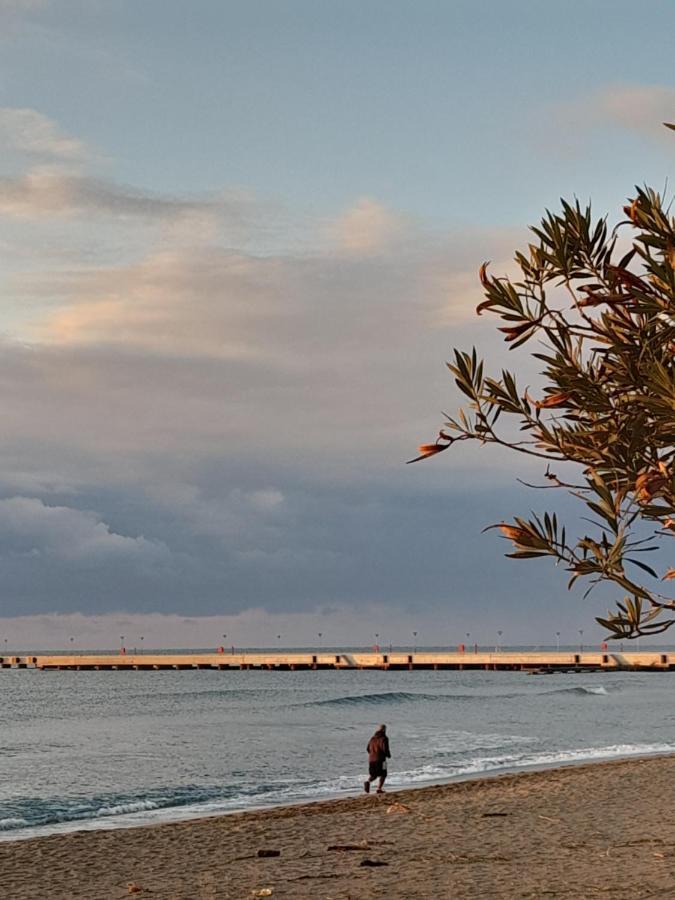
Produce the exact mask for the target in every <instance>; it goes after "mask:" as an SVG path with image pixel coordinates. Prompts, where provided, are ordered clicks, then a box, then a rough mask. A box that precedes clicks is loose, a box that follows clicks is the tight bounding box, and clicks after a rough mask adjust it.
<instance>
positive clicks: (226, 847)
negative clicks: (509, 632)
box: [0, 757, 675, 900]
mask: <svg viewBox="0 0 675 900" xmlns="http://www.w3.org/2000/svg"><path fill="white" fill-rule="evenodd" d="M673 778H675V757H666V758H651V759H643V760H627V761H619V762H610V763H602V764H594V765H586V766H575V767H568V768H561V769H551V770H548V771H543V772H532V773H526V774H519V775H503V776H500V777H498V778H492V779H484V780H480V781H470V782H462V783H455V784H449V785H442V786H434V787H427V788H422V789H419V790H411V791H407V792H405V791H403V792H398V793H391V794H385V795H382V796H381V797H377V796H375V795H371V796H369V797H366V796H365V795H360V796H358V797H355V798H354V799H347V800H336V801H330V802H326V803H315V804H312V805H306V806H294V807H287V808H283V809H274V810H268V811H264V812H250V813H238V814H236V815H227V816H218V817H214V818H209V819H200V820H193V821H189V822H179V823H173V824H167V825H158V826H151V827H144V828H133V829H125V830H117V831H95V832H79V833H73V834H67V835H58V836H53V837H45V838H37V839H32V840H26V841H13V842H6V843H0V898H2V900H28V898H30V900H53V898H59V900H61V898H78V900H80V898H81V900H99V898H100V900H103V898H105V900H109V898H122V897H130V896H134V897H139V898H144V897H147V898H148V900H169V898H176V900H179V898H180V900H183V898H204V900H206V898H213V897H227V898H236V900H246V898H253V897H255V896H270V897H272V898H276V900H282V898H284V900H301V898H309V897H311V898H314V900H329V898H332V900H347V898H351V900H362V898H364V900H365V898H371V897H372V898H376V897H389V898H391V897H395V898H452V900H460V898H467V900H468V898H489V900H493V898H494V900H497V898H529V900H548V898H565V900H572V898H574V900H586V898H596V897H597V898H607V900H640V898H643V897H658V898H670V897H672V898H675V809H674V803H673V801H674V800H675V790H674V789H673ZM334 844H342V845H355V844H359V845H362V846H361V847H360V848H358V849H350V850H346V849H344V850H331V849H329V847H330V846H331V845H334ZM259 849H272V850H280V851H281V855H280V856H279V857H275V858H258V856H257V851H258V850H259ZM364 860H371V861H375V862H381V863H386V865H383V866H378V867H367V866H363V865H362V862H363V861H364ZM130 885H131V888H130ZM137 889H140V890H137ZM266 890H269V891H271V893H266V892H265V891H266Z"/></svg>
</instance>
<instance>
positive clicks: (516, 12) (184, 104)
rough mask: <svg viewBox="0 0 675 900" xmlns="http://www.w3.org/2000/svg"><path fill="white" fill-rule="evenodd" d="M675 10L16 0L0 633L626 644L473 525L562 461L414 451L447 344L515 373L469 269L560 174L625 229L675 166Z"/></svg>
mask: <svg viewBox="0 0 675 900" xmlns="http://www.w3.org/2000/svg"><path fill="white" fill-rule="evenodd" d="M674 28H675V8H674V7H673V5H672V3H671V2H668V0H663V2H655V0H645V2H643V3H642V4H640V7H639V10H638V9H637V8H636V6H635V4H634V3H630V4H629V3H627V2H623V0H611V2H610V0H607V2H605V0H595V2H593V3H590V4H589V3H588V2H586V0H583V2H582V0H568V2H566V3H564V4H559V3H553V2H541V0H536V2H535V0H529V2H524V0H494V2H492V0H481V2H476V0H471V2H463V0H443V2H441V0H438V2H432V0H414V2H412V0H410V2H408V0H387V2H379V0H358V2H352V0H341V2H331V3H328V2H322V0H318V2H317V0H283V2H275V0H245V2H244V0H241V2H228V0H192V2H190V3H186V2H175V0H144V2H142V3H139V2H138V0H134V2H131V0H114V2H113V0H0V256H1V260H2V265H1V268H0V279H1V281H0V297H1V298H2V312H3V316H2V324H1V326H0V353H1V354H2V359H1V361H0V396H1V397H2V405H1V406H0V409H1V410H2V420H1V421H2V430H1V432H0V572H2V582H1V584H2V588H1V590H0V641H6V642H7V643H6V645H12V646H15V647H31V648H35V649H41V648H47V647H58V646H63V645H65V644H66V643H68V642H70V638H73V640H72V642H71V643H72V644H73V645H74V646H77V647H80V648H86V647H101V648H103V647H112V646H117V645H118V643H119V641H120V640H121V639H122V635H124V639H123V640H124V642H125V643H128V644H130V645H131V644H133V643H135V642H137V641H138V640H139V639H140V635H143V637H144V645H145V646H148V647H155V646H156V647H159V646H173V647H189V646H195V647H206V646H211V645H216V644H220V643H223V642H225V643H226V644H228V645H229V644H233V645H236V646H276V645H279V646H300V645H308V644H316V643H318V642H319V641H320V642H322V643H323V644H324V645H326V646H328V645H330V646H337V645H341V644H343V645H345V644H349V645H369V644H372V643H375V642H377V643H383V644H385V643H394V644H409V643H412V637H411V635H412V632H413V631H417V632H418V638H417V642H418V643H421V644H430V645H431V644H433V645H436V644H448V645H452V644H456V643H459V642H460V641H464V640H465V639H466V635H467V634H469V635H471V638H470V641H474V640H477V641H479V642H481V643H484V644H490V643H491V642H494V641H495V635H496V633H497V630H500V631H503V633H504V634H503V638H502V640H501V642H502V643H508V644H518V643H554V642H555V633H556V632H557V631H560V632H561V640H562V641H563V643H571V642H572V641H578V640H579V629H583V630H584V631H585V634H586V638H585V639H586V640H600V637H601V632H600V630H599V629H598V628H597V626H595V625H594V623H593V617H594V615H602V614H603V613H604V610H605V608H606V606H607V602H608V600H607V598H606V597H605V596H603V595H598V596H597V597H595V599H593V598H592V599H591V600H583V599H582V597H581V591H579V592H577V593H572V594H568V592H567V590H566V579H565V576H564V573H561V572H557V571H556V570H555V569H554V568H552V567H551V566H549V565H548V564H547V563H546V562H539V561H537V562H536V563H534V564H529V565H528V564H524V563H518V562H513V561H509V560H506V559H504V557H503V553H504V552H505V550H506V549H508V548H507V547H505V545H504V543H503V541H501V540H500V539H499V538H498V537H497V536H495V533H494V532H488V533H483V529H484V528H485V526H486V525H489V524H491V523H493V522H497V521H501V520H502V519H505V518H509V517H510V516H512V515H513V514H514V513H525V514H527V513H528V512H529V511H530V509H539V508H540V505H541V502H542V501H541V497H540V496H539V495H535V496H533V495H532V492H527V491H526V489H525V488H523V487H522V485H521V484H519V482H518V480H517V479H518V478H519V477H520V478H523V477H526V478H533V477H535V478H536V475H537V473H538V471H539V470H538V468H537V467H536V466H532V465H530V464H527V463H523V462H522V461H520V460H518V461H514V460H513V459H511V458H510V457H508V456H504V455H503V454H499V453H495V452H492V451H490V450H489V449H478V448H476V447H468V446H466V445H465V446H463V447H461V448H460V449H459V450H457V452H455V450H454V448H453V450H452V451H450V452H449V453H447V454H445V455H444V456H441V457H440V458H438V459H434V460H431V461H429V462H427V463H425V464H420V465H416V466H406V465H405V464H404V463H405V461H406V460H407V459H409V458H410V457H411V456H413V455H414V453H415V449H416V447H417V445H418V444H419V443H420V442H424V441H427V440H430V439H433V438H434V436H435V434H436V432H437V430H438V426H439V425H440V424H441V423H442V421H443V416H442V412H441V411H442V410H445V411H448V412H453V411H454V410H455V409H456V407H457V406H458V405H459V403H460V399H459V396H458V394H457V391H456V390H455V388H454V386H453V384H452V380H451V378H450V377H449V376H448V372H447V370H446V369H445V365H444V363H445V361H446V360H447V359H449V358H450V357H451V353H452V348H453V347H462V348H470V347H471V346H473V345H474V344H475V345H477V346H478V348H479V349H480V350H481V352H483V353H485V354H486V355H487V356H488V357H489V358H490V360H491V364H492V365H493V366H494V368H496V369H499V367H501V365H503V364H504V363H505V362H508V363H510V364H514V365H518V364H519V363H518V362H517V360H516V361H515V362H514V354H510V355H509V354H507V353H506V352H505V350H504V348H503V346H501V345H500V344H499V342H498V340H497V338H496V336H495V332H494V323H493V324H492V325H491V323H490V322H489V321H487V320H486V319H485V317H483V318H481V319H476V317H475V313H474V311H475V306H476V304H477V303H478V302H479V301H480V297H481V295H480V286H479V284H478V279H477V270H478V267H479V265H480V264H481V263H482V262H483V261H484V260H486V259H490V260H492V266H493V270H494V271H497V270H499V269H500V268H501V270H503V271H508V267H509V265H510V260H511V258H512V253H513V251H514V250H515V249H516V248H518V247H520V246H522V245H523V243H524V242H526V240H527V226H528V225H530V224H533V223H536V221H537V220H538V218H539V217H540V216H541V214H542V213H543V210H544V209H545V208H547V207H548V208H555V206H556V204H557V203H558V202H559V198H560V197H561V196H562V197H566V198H572V197H574V196H578V197H579V198H580V199H581V200H582V201H586V200H589V199H590V200H591V201H592V203H593V206H594V209H595V211H596V212H597V213H598V214H599V215H604V214H608V215H609V219H610V222H615V221H617V220H618V218H619V217H620V215H621V212H620V211H621V206H622V205H623V203H624V199H625V198H626V197H627V196H629V195H630V194H631V192H632V190H633V185H634V184H636V183H640V184H642V183H648V184H650V185H653V186H655V187H656V188H659V189H663V188H664V186H665V185H667V183H668V178H669V176H670V174H671V173H672V164H673V159H674V155H675V145H674V143H673V139H672V133H669V132H667V131H666V130H665V129H663V127H662V125H661V123H662V122H663V121H673V120H675V77H674V76H675V70H674V68H673V66H672V64H671V63H670V62H669V61H670V59H671V58H672V34H673V30H674ZM669 135H670V137H669ZM507 357H508V358H507ZM525 365H527V363H525ZM535 493H536V492H535ZM547 499H548V498H547ZM560 502H561V504H562V507H563V509H565V508H568V507H565V501H564V500H562V498H561V501H560ZM607 597H608V598H609V600H611V595H607ZM319 634H321V638H319ZM225 635H227V637H224V636H225ZM0 646H2V644H1V643H0Z"/></svg>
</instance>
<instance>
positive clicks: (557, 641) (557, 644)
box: [555, 631, 560, 653]
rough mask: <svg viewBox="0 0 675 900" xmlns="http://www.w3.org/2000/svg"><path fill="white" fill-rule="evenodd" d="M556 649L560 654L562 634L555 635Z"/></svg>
mask: <svg viewBox="0 0 675 900" xmlns="http://www.w3.org/2000/svg"><path fill="white" fill-rule="evenodd" d="M555 649H556V650H557V651H558V653H560V632H559V631H556V633H555Z"/></svg>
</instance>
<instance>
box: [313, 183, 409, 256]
mask: <svg viewBox="0 0 675 900" xmlns="http://www.w3.org/2000/svg"><path fill="white" fill-rule="evenodd" d="M405 229H406V221H405V218H404V217H403V216H402V215H401V214H400V213H394V212H392V211H391V210H388V209H386V208H385V207H384V206H382V204H380V203H378V202H377V201H376V200H374V199H372V198H371V197H364V198H362V199H361V200H359V201H358V202H357V203H356V204H355V205H354V206H353V207H352V208H351V209H349V210H347V212H346V213H344V215H342V216H340V217H339V218H338V219H337V220H336V221H335V222H334V223H333V224H332V226H331V228H330V231H331V232H332V234H333V235H334V237H335V239H336V241H337V245H338V247H339V248H340V249H342V250H344V251H346V252H347V253H356V254H363V255H370V254H374V253H378V252H382V251H385V250H390V249H391V247H392V244H394V243H396V242H397V241H398V240H399V239H400V238H402V237H403V235H404V233H405Z"/></svg>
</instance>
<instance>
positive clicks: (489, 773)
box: [0, 750, 675, 846]
mask: <svg viewBox="0 0 675 900" xmlns="http://www.w3.org/2000/svg"><path fill="white" fill-rule="evenodd" d="M671 756H672V757H674V758H675V750H672V751H665V750H655V751H653V752H647V753H644V752H641V753H639V754H632V753H625V754H617V755H615V756H608V757H596V758H592V759H588V758H583V759H569V760H564V761H555V762H549V763H532V764H525V765H522V766H503V767H500V768H495V769H488V770H484V771H482V772H477V773H476V772H470V773H461V774H458V775H451V776H448V777H446V778H438V779H433V778H430V779H429V780H425V781H420V782H418V783H411V784H408V785H403V786H400V785H397V786H396V787H391V786H390V787H389V788H388V789H387V790H386V792H385V793H387V794H394V793H396V794H406V793H408V792H410V791H420V790H424V789H426V788H433V787H444V786H450V785H453V784H463V783H466V782H474V781H477V782H481V781H489V780H493V779H495V778H500V777H501V776H504V775H521V774H522V775H525V774H530V773H536V772H547V771H554V770H556V769H566V768H570V767H580V766H581V767H583V766H602V765H606V764H610V763H613V762H624V761H631V760H635V761H638V760H642V759H667V758H669V757H671ZM360 784H361V782H360V780H359V778H358V777H357V778H355V787H354V789H345V790H344V791H334V792H332V793H327V794H326V795H322V796H320V797H316V798H307V797H299V798H297V799H295V800H287V801H285V802H274V801H272V802H270V803H258V804H253V805H251V806H246V807H233V808H231V809H217V810H213V811H209V810H193V811H190V807H189V805H187V806H166V807H159V808H157V809H155V810H143V811H141V810H139V811H135V812H129V813H120V814H118V815H115V816H101V817H99V818H97V817H92V818H88V819H80V820H77V819H74V820H69V821H66V822H62V823H54V824H53V825H52V824H49V825H44V826H40V825H38V826H27V827H26V828H24V829H17V830H16V831H13V830H12V829H7V830H4V831H3V830H0V846H1V845H2V844H6V843H15V842H19V841H33V840H44V839H45V838H50V837H65V836H66V835H69V834H79V833H81V832H86V833H97V832H99V831H127V830H129V829H136V828H161V827H163V826H165V825H173V824H177V823H182V822H200V821H203V820H206V819H214V818H219V817H221V816H237V815H243V814H246V813H265V812H270V811H273V810H284V809H294V808H297V807H304V806H308V807H309V806H315V805H317V804H323V803H336V802H340V801H346V800H354V799H358V797H360V796H361V791H360V790H359V787H360ZM144 818H145V819H146V820H145V821H144ZM41 829H44V833H39V831H40V830H41ZM35 831H38V833H37V834H36V833H34V832H35ZM25 832H28V833H25Z"/></svg>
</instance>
